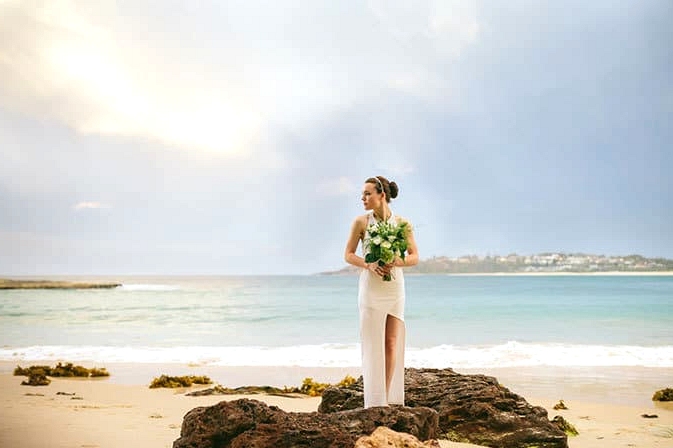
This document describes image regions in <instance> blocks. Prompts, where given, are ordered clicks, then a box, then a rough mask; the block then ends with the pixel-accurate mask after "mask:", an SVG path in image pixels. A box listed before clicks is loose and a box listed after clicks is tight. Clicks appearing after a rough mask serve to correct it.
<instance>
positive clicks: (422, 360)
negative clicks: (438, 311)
mask: <svg viewBox="0 0 673 448" xmlns="http://www.w3.org/2000/svg"><path fill="white" fill-rule="evenodd" d="M0 361H13V362H26V361H72V362H75V361H88V362H94V363H114V362H119V363H180V364H199V365H213V366H300V367H352V366H359V365H360V346H359V344H322V345H299V346H288V347H261V346H241V347H128V346H127V347H115V346H30V347H16V348H12V347H6V346H5V347H3V348H0ZM405 364H406V365H407V367H419V368H420V367H428V368H444V367H453V368H463V369H467V368H495V367H532V366H558V367H573V366H578V367H594V366H596V367H598V366H604V367H607V366H629V367H632V366H634V367H635V366H642V367H673V346H670V345H669V346H658V347H643V346H628V345H614V346H610V345H572V344H533V343H520V342H516V341H510V342H507V343H505V344H499V345H483V346H453V345H440V346H436V347H430V348H414V347H408V348H407V352H406V362H405Z"/></svg>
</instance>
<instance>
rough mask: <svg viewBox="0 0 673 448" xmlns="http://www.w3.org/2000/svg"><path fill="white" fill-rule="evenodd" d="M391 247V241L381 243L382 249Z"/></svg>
mask: <svg viewBox="0 0 673 448" xmlns="http://www.w3.org/2000/svg"><path fill="white" fill-rule="evenodd" d="M390 246H392V244H390V241H384V242H382V243H381V247H385V248H386V249H390Z"/></svg>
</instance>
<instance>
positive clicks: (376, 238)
mask: <svg viewBox="0 0 673 448" xmlns="http://www.w3.org/2000/svg"><path fill="white" fill-rule="evenodd" d="M382 241H383V240H382V239H381V237H380V236H375V237H374V238H372V243H374V244H376V245H377V246H378V245H379V244H381V242H382Z"/></svg>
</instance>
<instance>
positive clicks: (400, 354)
mask: <svg viewBox="0 0 673 448" xmlns="http://www.w3.org/2000/svg"><path fill="white" fill-rule="evenodd" d="M388 221H389V222H391V223H395V224H396V223H397V220H396V218H395V217H394V215H393V213H392V212H391V216H390V218H388ZM375 223H376V219H375V218H374V214H373V213H370V214H369V216H368V225H370V224H375ZM368 241H369V233H367V232H365V235H364V238H363V242H362V243H363V244H362V247H363V255H366V251H367V247H368ZM392 275H393V279H392V280H391V281H383V279H382V278H381V277H379V276H378V275H376V274H374V273H372V272H370V271H369V270H366V269H363V270H362V272H361V273H360V281H359V287H358V306H359V309H360V337H361V344H362V377H363V380H364V395H365V408H369V407H373V406H387V405H388V404H401V405H403V404H404V344H405V342H404V339H405V329H404V273H403V271H402V269H401V268H398V267H394V268H393V271H392ZM388 315H390V316H393V317H395V318H397V319H399V320H400V321H402V332H401V333H400V334H399V335H398V338H397V345H396V347H395V351H396V354H397V356H396V357H395V370H394V374H393V378H392V381H391V384H390V390H389V393H388V395H387V396H386V355H385V332H386V318H387V317H388Z"/></svg>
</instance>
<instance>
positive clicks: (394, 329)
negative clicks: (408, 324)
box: [385, 314, 404, 393]
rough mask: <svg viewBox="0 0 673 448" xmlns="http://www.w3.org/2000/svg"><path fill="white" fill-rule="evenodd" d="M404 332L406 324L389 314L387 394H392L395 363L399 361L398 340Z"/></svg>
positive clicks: (387, 326) (387, 321)
mask: <svg viewBox="0 0 673 448" xmlns="http://www.w3.org/2000/svg"><path fill="white" fill-rule="evenodd" d="M403 331H404V322H402V321H401V320H400V319H398V318H396V317H395V316H391V315H390V314H388V316H386V336H385V341H386V393H390V383H391V382H392V379H393V374H394V373H395V362H396V361H397V352H396V348H397V339H398V338H399V337H402V332H403Z"/></svg>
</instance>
